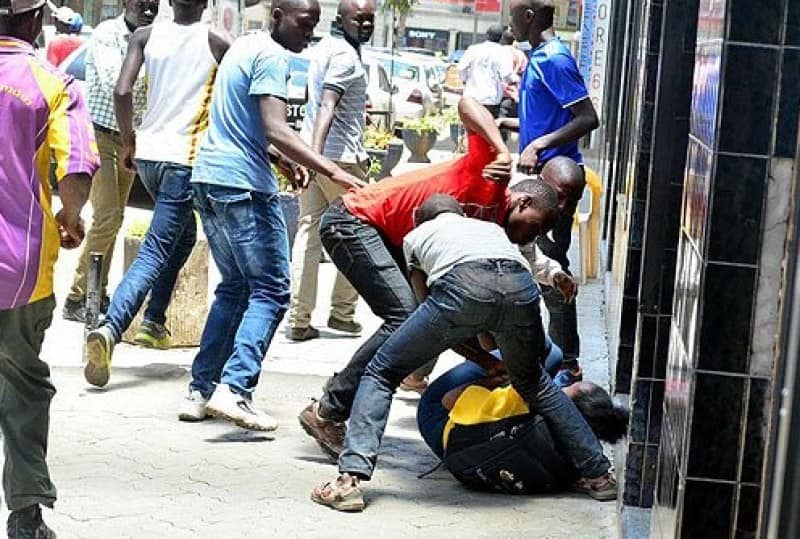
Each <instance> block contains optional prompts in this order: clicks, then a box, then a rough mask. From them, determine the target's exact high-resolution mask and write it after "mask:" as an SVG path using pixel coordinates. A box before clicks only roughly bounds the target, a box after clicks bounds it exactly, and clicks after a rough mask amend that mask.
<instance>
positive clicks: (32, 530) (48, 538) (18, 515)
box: [6, 505, 56, 539]
mask: <svg viewBox="0 0 800 539" xmlns="http://www.w3.org/2000/svg"><path fill="white" fill-rule="evenodd" d="M6 533H8V539H56V533H55V532H54V531H53V530H51V529H50V528H48V527H47V524H45V523H44V520H42V510H41V509H40V508H39V506H38V505H32V506H30V507H28V508H26V509H21V510H19V511H12V512H11V514H10V515H9V516H8V522H7V524H6Z"/></svg>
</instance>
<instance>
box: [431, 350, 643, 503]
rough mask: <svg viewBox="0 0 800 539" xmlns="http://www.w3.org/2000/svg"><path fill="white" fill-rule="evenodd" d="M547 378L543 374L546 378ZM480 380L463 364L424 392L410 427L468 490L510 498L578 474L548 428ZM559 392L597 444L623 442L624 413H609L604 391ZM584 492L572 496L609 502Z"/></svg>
mask: <svg viewBox="0 0 800 539" xmlns="http://www.w3.org/2000/svg"><path fill="white" fill-rule="evenodd" d="M553 346H555V345H553ZM553 366H555V368H556V370H557V369H558V365H553ZM552 371H553V369H552V368H551V369H548V374H550V375H551V376H553V375H554V374H555V373H554V372H552ZM487 375H488V373H487V371H485V370H484V369H482V368H481V367H479V366H478V365H476V364H475V363H472V362H470V361H465V362H464V363H461V364H459V365H456V366H455V367H453V368H452V369H450V370H449V371H447V372H445V373H444V374H442V375H441V376H440V377H439V378H437V379H436V381H434V382H433V383H432V384H431V386H430V387H429V388H428V390H427V391H426V392H425V394H424V395H423V396H422V398H421V399H420V402H419V405H418V407H417V425H418V426H419V431H420V434H421V435H422V438H423V439H424V440H425V443H427V444H428V447H430V448H431V450H432V451H433V452H434V453H435V454H436V456H438V457H439V458H440V459H442V460H443V461H444V462H445V463H446V464H447V469H448V470H449V471H450V473H452V474H453V476H454V477H455V478H456V479H458V480H459V481H460V482H461V483H463V484H464V485H466V486H467V487H470V488H474V489H478V490H487V491H492V492H508V493H511V494H540V493H546V492H555V491H558V490H562V489H565V488H567V487H568V486H569V485H570V483H572V482H574V481H575V480H576V479H577V478H578V473H577V472H576V470H575V468H573V467H572V466H571V465H570V463H569V462H568V461H567V460H566V459H565V458H564V451H563V450H562V449H561V448H560V447H559V446H558V444H556V442H555V440H554V438H553V433H552V432H551V430H550V428H549V427H548V425H547V422H546V421H545V420H544V418H543V417H542V416H540V415H537V414H535V413H533V412H532V411H531V409H530V407H529V406H528V404H527V403H526V402H525V401H524V400H523V398H522V397H521V396H520V394H519V393H518V392H517V391H516V390H515V389H514V387H513V386H510V385H507V378H505V377H504V376H493V377H490V378H489V377H487ZM498 384H500V385H498ZM562 391H563V392H564V394H565V395H566V396H567V397H569V398H570V399H571V400H572V402H573V403H574V404H575V406H576V407H577V408H578V411H579V412H580V413H581V415H582V416H583V418H584V419H585V420H586V422H587V423H588V424H589V427H591V429H592V431H593V432H594V434H595V435H596V436H597V437H598V438H599V439H600V440H603V441H606V442H610V443H613V442H616V441H617V440H619V439H620V438H621V437H622V436H624V435H625V431H626V430H627V427H628V416H629V412H628V410H626V409H625V408H622V407H620V406H617V405H615V404H614V402H613V401H612V400H611V397H610V396H609V394H608V393H607V392H606V391H605V390H604V389H603V388H601V387H600V386H598V385H597V384H593V383H591V382H577V383H575V384H572V385H571V386H569V387H566V388H563V389H562ZM585 487H586V485H583V484H574V485H573V490H578V491H580V492H586V493H588V494H589V495H590V496H592V497H595V498H596V497H598V496H599V495H600V494H603V495H606V494H607V495H608V498H604V499H613V498H614V497H615V496H612V494H613V493H612V492H608V493H606V492H600V491H594V490H591V489H588V490H587V489H586V488H585Z"/></svg>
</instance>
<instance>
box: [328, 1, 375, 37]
mask: <svg viewBox="0 0 800 539" xmlns="http://www.w3.org/2000/svg"><path fill="white" fill-rule="evenodd" d="M336 22H337V23H339V27H340V28H341V29H342V32H344V33H345V35H346V36H347V37H349V38H350V39H353V40H355V41H358V42H359V43H367V42H368V41H369V40H370V39H372V32H373V31H374V30H375V0H341V1H340V2H339V10H338V11H337V13H336Z"/></svg>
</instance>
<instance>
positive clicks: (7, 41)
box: [0, 35, 33, 54]
mask: <svg viewBox="0 0 800 539" xmlns="http://www.w3.org/2000/svg"><path fill="white" fill-rule="evenodd" d="M0 53H21V54H33V45H31V44H30V43H28V42H27V41H22V40H21V39H17V38H15V37H11V36H3V35H0Z"/></svg>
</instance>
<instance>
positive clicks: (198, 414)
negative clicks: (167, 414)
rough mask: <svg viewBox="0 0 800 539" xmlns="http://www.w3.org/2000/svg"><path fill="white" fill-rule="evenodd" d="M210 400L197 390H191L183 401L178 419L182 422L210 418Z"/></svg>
mask: <svg viewBox="0 0 800 539" xmlns="http://www.w3.org/2000/svg"><path fill="white" fill-rule="evenodd" d="M207 404H208V399H207V398H205V397H203V394H202V393H200V392H199V391H197V390H190V391H189V393H187V394H186V395H184V397H183V400H182V401H181V406H180V410H179V411H178V419H180V420H181V421H202V420H204V419H205V418H206V417H208V410H206V405H207Z"/></svg>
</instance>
